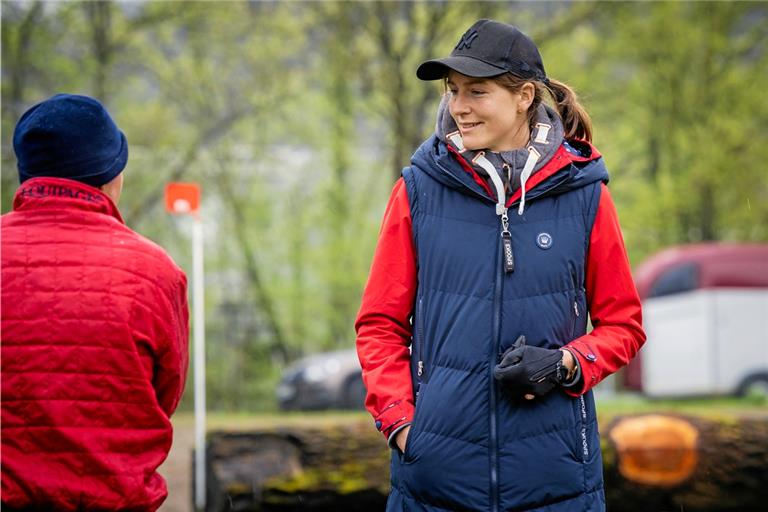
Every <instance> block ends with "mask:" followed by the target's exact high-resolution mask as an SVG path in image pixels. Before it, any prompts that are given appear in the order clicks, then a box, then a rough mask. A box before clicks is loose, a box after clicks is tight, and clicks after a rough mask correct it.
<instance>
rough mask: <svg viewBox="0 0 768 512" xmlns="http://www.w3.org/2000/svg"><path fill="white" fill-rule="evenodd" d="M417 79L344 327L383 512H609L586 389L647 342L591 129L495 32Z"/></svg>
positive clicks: (497, 27) (506, 28) (521, 39)
mask: <svg viewBox="0 0 768 512" xmlns="http://www.w3.org/2000/svg"><path fill="white" fill-rule="evenodd" d="M416 74H417V76H418V78H420V79H422V80H444V81H445V84H446V93H445V95H444V96H443V98H442V101H441V102H440V106H439V108H438V113H437V124H436V130H435V134H434V135H433V136H432V137H430V138H429V139H428V140H426V141H425V142H424V143H423V144H422V145H421V147H419V148H418V149H417V150H416V153H415V154H414V155H413V158H412V160H411V165H410V167H407V168H405V169H404V170H403V173H402V178H401V179H399V180H398V182H397V183H396V184H395V187H394V190H393V192H392V196H391V198H390V201H389V204H388V206H387V209H386V212H385V214H384V220H383V225H382V228H381V233H380V238H379V243H378V245H377V248H376V253H375V256H374V261H373V265H372V268H371V274H370V277H369V280H368V284H367V286H366V289H365V293H364V296H363V301H362V306H361V309H360V313H359V315H358V318H357V322H356V329H357V336H358V337H357V348H358V354H359V356H360V362H361V364H362V368H363V378H364V381H365V384H366V388H367V390H368V396H367V399H366V406H367V408H368V410H369V411H370V412H371V413H372V414H373V416H374V420H375V424H376V427H377V428H378V429H379V430H380V431H381V432H382V433H383V434H384V435H385V436H386V437H387V439H388V442H389V445H390V447H392V449H393V450H392V466H391V472H392V473H391V476H392V490H391V494H390V497H389V501H388V506H387V509H388V510H393V511H401V510H409V511H415V510H423V511H449V510H450V511H453V510H490V511H494V512H495V511H513V510H514V511H522V510H547V511H549V512H555V511H568V512H574V511H600V510H605V498H604V493H603V477H602V461H601V457H600V442H599V438H598V430H597V420H596V415H595V405H594V400H593V396H592V391H591V389H592V387H594V386H595V385H596V384H597V383H598V382H600V381H601V380H602V379H604V378H605V377H606V376H608V375H610V374H611V373H613V372H615V371H616V370H617V369H619V368H620V367H621V366H623V365H625V364H626V363H627V362H628V361H629V360H630V359H631V358H632V357H633V356H634V355H635V354H636V353H637V351H638V349H639V348H640V346H641V345H642V344H643V342H644V340H645V334H644V332H643V329H642V325H641V310H640V300H639V298H638V295H637V291H636V289H635V285H634V283H633V281H632V276H631V272H630V266H629V261H628V259H627V255H626V250H625V248H624V242H623V240H622V236H621V230H620V227H619V222H618V219H617V216H616V210H615V207H614V205H613V202H612V201H611V196H610V194H609V192H608V189H607V188H606V183H607V182H608V173H607V171H606V168H605V165H604V163H603V159H602V158H601V157H600V154H599V153H598V152H597V150H596V149H595V148H594V147H593V146H592V145H591V144H590V141H591V138H592V128H591V124H590V121H589V117H588V115H587V113H586V112H585V111H584V110H583V108H582V107H581V106H580V105H579V104H578V102H577V100H576V96H575V94H574V93H573V91H572V90H571V89H570V88H569V87H568V86H567V85H565V84H563V83H561V82H558V81H556V80H554V79H551V78H548V77H547V75H546V73H545V71H544V65H543V63H542V60H541V56H540V54H539V51H538V49H537V48H536V45H535V44H534V43H533V42H532V41H531V40H530V39H529V38H528V37H527V36H525V35H524V34H523V33H521V32H520V31H519V30H518V29H517V28H515V27H513V26H510V25H506V24H503V23H499V22H496V21H490V20H480V21H478V22H477V23H475V24H474V25H472V27H470V29H469V30H467V32H466V33H465V34H464V35H463V36H462V37H461V39H460V40H459V42H458V44H457V45H456V47H455V48H454V50H453V52H451V55H450V56H449V57H447V58H444V59H436V60H429V61H427V62H424V63H423V64H421V66H419V68H418V70H417V73H416ZM588 315H589V316H590V318H591V322H592V325H593V330H592V331H591V332H589V333H587V316H588Z"/></svg>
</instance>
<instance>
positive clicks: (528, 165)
mask: <svg viewBox="0 0 768 512" xmlns="http://www.w3.org/2000/svg"><path fill="white" fill-rule="evenodd" d="M539 158H541V153H539V152H538V151H536V148H534V147H533V146H528V158H527V159H526V161H525V166H523V172H522V173H521V174H520V192H521V195H520V206H519V207H518V208H517V214H518V215H522V214H523V212H524V211H525V184H526V182H527V181H528V178H530V177H531V173H532V172H533V168H534V167H536V162H538V161H539Z"/></svg>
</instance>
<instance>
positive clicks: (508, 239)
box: [501, 208, 515, 274]
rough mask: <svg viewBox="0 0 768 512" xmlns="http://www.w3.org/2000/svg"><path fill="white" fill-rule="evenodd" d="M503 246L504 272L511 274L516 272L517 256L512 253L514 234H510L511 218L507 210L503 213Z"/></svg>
mask: <svg viewBox="0 0 768 512" xmlns="http://www.w3.org/2000/svg"><path fill="white" fill-rule="evenodd" d="M501 246H502V248H503V250H504V255H503V265H504V272H506V273H507V274H510V273H512V272H514V271H515V256H514V254H513V253H512V234H511V233H510V232H509V217H508V216H507V209H506V208H504V211H503V212H502V213H501Z"/></svg>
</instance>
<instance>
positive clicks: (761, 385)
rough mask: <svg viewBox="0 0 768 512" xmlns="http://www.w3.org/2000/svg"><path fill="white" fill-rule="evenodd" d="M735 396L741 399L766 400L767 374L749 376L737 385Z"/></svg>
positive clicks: (767, 390)
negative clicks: (758, 398) (757, 398)
mask: <svg viewBox="0 0 768 512" xmlns="http://www.w3.org/2000/svg"><path fill="white" fill-rule="evenodd" d="M736 394H737V395H739V396H743V397H750V396H752V397H755V396H756V397H761V398H764V399H768V373H758V374H754V375H750V376H749V377H747V378H746V379H744V380H743V381H742V382H741V384H740V385H739V389H738V390H737V391H736Z"/></svg>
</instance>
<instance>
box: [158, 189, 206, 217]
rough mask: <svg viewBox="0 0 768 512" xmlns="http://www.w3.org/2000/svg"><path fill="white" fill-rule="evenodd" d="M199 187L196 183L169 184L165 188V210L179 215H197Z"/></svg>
mask: <svg viewBox="0 0 768 512" xmlns="http://www.w3.org/2000/svg"><path fill="white" fill-rule="evenodd" d="M199 208H200V186H199V185H198V184H197V183H178V182H176V183H169V184H167V185H166V186H165V209H166V210H168V211H169V212H170V213H175V214H179V215H184V214H190V213H197V211H198V209H199Z"/></svg>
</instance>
